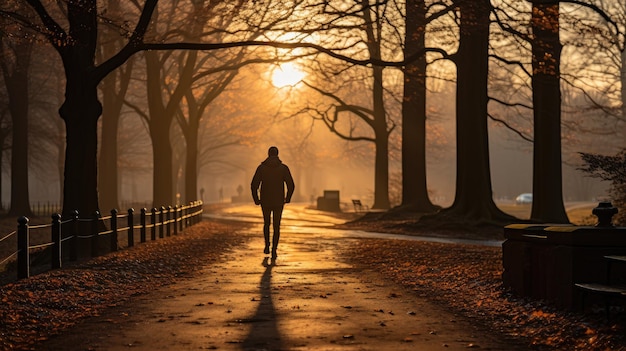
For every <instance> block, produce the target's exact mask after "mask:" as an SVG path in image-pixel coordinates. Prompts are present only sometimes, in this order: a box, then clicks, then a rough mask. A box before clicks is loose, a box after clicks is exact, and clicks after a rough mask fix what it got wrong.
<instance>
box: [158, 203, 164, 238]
mask: <svg viewBox="0 0 626 351" xmlns="http://www.w3.org/2000/svg"><path fill="white" fill-rule="evenodd" d="M164 215H165V206H161V210H160V211H159V238H161V239H163V237H164V236H163V230H164V229H165V228H164V224H165V223H164V222H165V219H164Z"/></svg>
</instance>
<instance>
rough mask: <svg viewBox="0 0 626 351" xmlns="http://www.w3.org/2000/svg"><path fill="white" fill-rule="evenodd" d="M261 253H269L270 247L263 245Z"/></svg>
mask: <svg viewBox="0 0 626 351" xmlns="http://www.w3.org/2000/svg"><path fill="white" fill-rule="evenodd" d="M263 253H264V254H268V253H270V247H269V246H266V247H265V250H263Z"/></svg>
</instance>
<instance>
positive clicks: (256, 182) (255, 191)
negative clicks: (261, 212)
mask: <svg viewBox="0 0 626 351" xmlns="http://www.w3.org/2000/svg"><path fill="white" fill-rule="evenodd" d="M260 168H261V166H259V167H257V169H256V172H254V177H252V183H250V190H251V191H252V200H254V204H255V205H259V204H260V203H261V200H259V186H260V185H261V169H260Z"/></svg>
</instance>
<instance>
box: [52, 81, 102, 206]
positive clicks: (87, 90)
mask: <svg viewBox="0 0 626 351" xmlns="http://www.w3.org/2000/svg"><path fill="white" fill-rule="evenodd" d="M83 83H84V82H83V81H82V79H80V78H74V77H71V78H69V77H68V84H67V85H68V86H67V88H66V91H68V92H69V91H71V92H72V93H71V94H68V95H67V96H68V98H67V99H66V100H65V103H64V104H63V106H62V107H61V109H60V110H59V113H60V114H61V117H62V118H63V119H64V120H65V133H66V149H65V179H64V183H63V200H64V201H63V217H64V218H68V217H71V213H72V211H74V210H78V211H79V214H80V216H81V217H90V216H92V215H93V214H94V212H95V211H98V210H99V206H98V181H97V180H98V171H97V169H98V165H97V151H98V143H97V140H98V117H99V116H100V114H101V112H102V108H101V105H100V102H99V101H98V92H97V91H98V89H97V87H96V86H95V85H92V84H88V83H87V84H83ZM70 96H71V97H72V98H69V97H70Z"/></svg>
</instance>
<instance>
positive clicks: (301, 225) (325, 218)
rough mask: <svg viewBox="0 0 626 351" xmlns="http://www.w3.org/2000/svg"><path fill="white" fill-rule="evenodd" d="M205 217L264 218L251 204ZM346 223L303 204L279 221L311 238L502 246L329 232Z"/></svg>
mask: <svg viewBox="0 0 626 351" xmlns="http://www.w3.org/2000/svg"><path fill="white" fill-rule="evenodd" d="M204 216H205V217H207V218H214V219H227V220H234V221H242V222H249V223H256V224H262V223H263V218H262V215H261V209H260V208H259V207H258V206H254V205H234V206H230V207H227V208H224V209H221V210H220V212H213V213H205V214H204ZM345 222H346V221H345V220H344V219H341V218H337V216H335V215H333V214H332V213H327V212H324V211H318V210H313V209H309V208H307V205H305V204H288V205H286V206H285V210H284V212H283V220H282V223H281V224H282V225H281V228H282V231H283V232H291V233H298V234H308V235H310V236H311V237H334V238H384V239H397V240H418V241H429V242H437V243H447V244H450V243H455V244H470V245H484V246H496V247H497V246H501V245H502V241H501V240H467V239H456V238H438V237H426V236H415V235H402V234H388V233H377V232H367V231H363V230H344V229H331V228H329V227H332V226H334V225H336V224H342V223H345ZM320 227H325V228H326V229H325V230H324V231H323V232H320V231H319V228H320Z"/></svg>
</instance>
